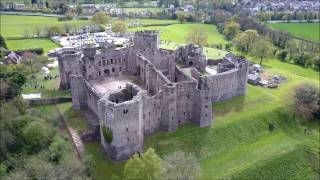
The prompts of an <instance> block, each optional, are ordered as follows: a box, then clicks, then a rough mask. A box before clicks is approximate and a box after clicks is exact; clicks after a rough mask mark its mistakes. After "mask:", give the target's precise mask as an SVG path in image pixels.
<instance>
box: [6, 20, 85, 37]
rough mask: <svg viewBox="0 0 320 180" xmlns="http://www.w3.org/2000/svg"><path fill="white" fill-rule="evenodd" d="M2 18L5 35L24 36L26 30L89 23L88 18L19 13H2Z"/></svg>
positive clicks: (30, 31)
mask: <svg viewBox="0 0 320 180" xmlns="http://www.w3.org/2000/svg"><path fill="white" fill-rule="evenodd" d="M0 20H1V29H0V31H1V34H2V35H3V36H4V37H23V34H24V32H25V31H26V30H27V31H29V33H30V34H31V33H32V32H33V31H34V30H35V29H36V28H44V27H48V26H53V25H58V26H61V27H63V24H66V23H67V24H70V25H74V26H83V25H86V24H88V23H89V21H88V20H71V21H58V18H56V17H43V16H18V15H1V16H0Z"/></svg>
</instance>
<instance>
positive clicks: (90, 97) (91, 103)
mask: <svg viewBox="0 0 320 180" xmlns="http://www.w3.org/2000/svg"><path fill="white" fill-rule="evenodd" d="M99 99H100V96H98V95H97V94H96V92H94V91H93V89H92V88H90V87H87V106H88V108H89V109H90V110H92V112H94V113H95V114H96V115H98V102H99Z"/></svg>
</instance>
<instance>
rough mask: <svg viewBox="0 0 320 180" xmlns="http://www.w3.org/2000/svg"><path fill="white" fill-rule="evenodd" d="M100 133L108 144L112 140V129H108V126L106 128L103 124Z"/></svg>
mask: <svg viewBox="0 0 320 180" xmlns="http://www.w3.org/2000/svg"><path fill="white" fill-rule="evenodd" d="M102 134H103V137H104V140H105V141H106V142H107V143H108V144H110V143H111V142H112V139H113V135H112V129H110V128H109V127H108V128H106V127H105V126H103V127H102Z"/></svg>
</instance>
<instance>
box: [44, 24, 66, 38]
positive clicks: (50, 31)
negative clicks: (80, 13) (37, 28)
mask: <svg viewBox="0 0 320 180" xmlns="http://www.w3.org/2000/svg"><path fill="white" fill-rule="evenodd" d="M46 31H47V32H46V33H47V36H48V37H51V36H54V35H60V34H62V33H63V28H62V27H61V26H57V25H54V26H50V27H48V28H47V29H46Z"/></svg>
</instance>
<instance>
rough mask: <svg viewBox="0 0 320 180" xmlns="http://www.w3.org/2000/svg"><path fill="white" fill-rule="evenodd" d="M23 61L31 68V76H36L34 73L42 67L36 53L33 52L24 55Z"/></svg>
mask: <svg viewBox="0 0 320 180" xmlns="http://www.w3.org/2000/svg"><path fill="white" fill-rule="evenodd" d="M21 63H23V64H24V65H26V66H28V67H29V68H30V72H31V77H34V73H35V72H36V71H37V70H38V69H40V67H41V64H40V63H39V62H38V61H37V60H36V55H34V54H33V53H31V52H27V53H25V54H24V55H23V57H22V60H21Z"/></svg>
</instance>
